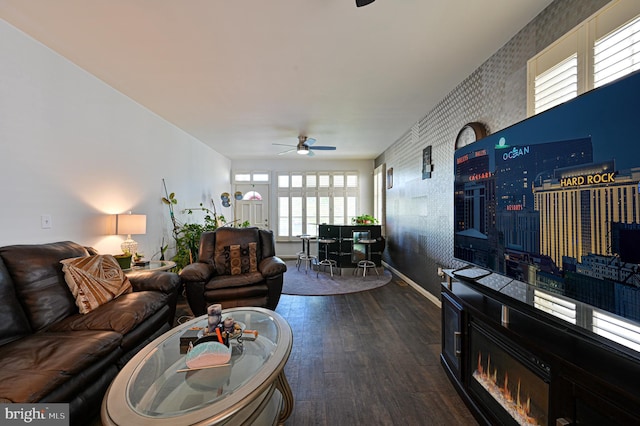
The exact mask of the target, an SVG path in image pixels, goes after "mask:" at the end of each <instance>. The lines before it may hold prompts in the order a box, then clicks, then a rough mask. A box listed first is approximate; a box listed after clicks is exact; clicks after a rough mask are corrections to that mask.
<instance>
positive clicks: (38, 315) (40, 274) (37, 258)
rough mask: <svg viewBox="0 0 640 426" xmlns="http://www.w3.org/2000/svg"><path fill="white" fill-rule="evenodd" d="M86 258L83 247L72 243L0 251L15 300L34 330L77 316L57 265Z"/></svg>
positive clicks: (4, 248) (60, 266)
mask: <svg viewBox="0 0 640 426" xmlns="http://www.w3.org/2000/svg"><path fill="white" fill-rule="evenodd" d="M88 255H89V253H88V252H87V250H86V249H85V248H84V247H83V246H81V245H79V244H76V243H74V242H71V241H62V242H57V243H51V244H37V245H14V246H5V247H0V256H1V257H2V259H3V260H4V263H5V265H6V267H7V270H8V271H9V274H10V275H11V278H12V280H13V283H14V285H15V289H16V296H17V297H18V299H19V300H20V302H21V303H22V306H23V308H24V311H25V313H26V314H27V318H28V319H29V323H30V324H31V327H32V328H33V329H34V330H41V329H43V328H45V327H47V326H48V325H50V324H53V323H55V322H57V321H60V320H61V319H62V318H65V317H67V316H69V315H72V314H75V313H77V312H78V308H77V306H76V302H75V299H74V298H73V295H72V294H71V291H69V287H67V284H66V283H65V281H64V274H63V273H62V265H61V264H60V261H61V260H62V259H68V258H70V257H80V256H88Z"/></svg>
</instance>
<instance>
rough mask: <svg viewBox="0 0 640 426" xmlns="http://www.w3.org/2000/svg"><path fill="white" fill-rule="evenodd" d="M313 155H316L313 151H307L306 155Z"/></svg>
mask: <svg viewBox="0 0 640 426" xmlns="http://www.w3.org/2000/svg"><path fill="white" fill-rule="evenodd" d="M314 155H316V154H314V152H313V151H309V152H308V153H307V157H313V156H314Z"/></svg>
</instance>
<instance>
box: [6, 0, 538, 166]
mask: <svg viewBox="0 0 640 426" xmlns="http://www.w3.org/2000/svg"><path fill="white" fill-rule="evenodd" d="M550 3H551V0H377V1H376V2H374V3H372V4H370V5H368V6H365V7H361V8H356V6H355V0H255V1H241V0H91V1H89V0H55V1H54V0H0V17H1V18H2V19H4V20H5V21H7V22H8V23H10V24H11V25H13V26H15V27H17V28H19V29H20V30H22V31H24V32H25V33H27V34H29V35H30V36H31V37H33V38H35V39H36V40H39V41H40V42H41V43H43V44H45V45H46V46H48V47H50V48H51V49H53V50H54V51H56V52H58V53H60V54H61V55H63V56H65V57H66V58H68V59H69V60H71V61H72V62H74V63H75V64H77V65H78V66H80V67H82V68H84V69H85V70H87V71H88V72H90V73H91V74H94V75H95V76H97V77H98V78H100V79H102V80H103V81H105V82H106V83H108V84H109V85H110V86H112V87H114V88H116V89H117V90H119V91H120V92H122V93H124V94H125V95H127V96H129V97H130V98H132V99H134V100H135V101H137V102H138V103H140V104H142V105H144V106H146V107H147V108H149V109H150V110H152V111H154V112H155V113H157V114H158V115H160V116H162V117H164V118H165V119H166V120H168V121H170V122H172V123H174V124H175V125H177V126H178V127H180V128H182V129H183V130H185V131H186V132H188V133H190V134H191V135H193V136H195V137H196V138H198V139H200V140H201V141H202V142H204V143H206V144H208V145H210V146H211V147H212V148H214V149H215V150H216V151H218V152H220V153H221V154H223V155H225V156H227V157H229V158H231V159H251V158H268V157H274V158H275V157H277V158H285V157H286V158H290V159H292V160H299V159H300V156H297V155H295V153H291V154H288V155H287V156H284V157H280V156H277V155H276V154H277V153H278V152H281V151H284V150H286V147H282V146H273V145H272V144H273V143H283V144H292V145H295V144H296V143H297V136H298V135H299V134H304V135H308V136H310V137H314V138H316V139H317V142H316V144H317V145H335V146H336V147H337V150H336V151H316V156H315V157H313V158H309V159H308V160H307V159H305V161H313V159H314V158H324V159H373V158H375V157H377V156H378V155H379V154H380V153H382V152H383V151H384V150H385V149H386V148H387V147H389V146H390V145H391V144H392V143H393V142H395V141H396V140H397V139H398V138H399V137H400V136H402V135H403V134H404V133H405V132H406V131H407V130H408V129H409V128H410V127H411V126H412V125H413V124H414V123H415V122H416V121H417V120H419V119H420V118H422V117H423V116H424V115H425V114H426V113H427V112H429V111H430V110H431V109H432V108H433V107H434V105H435V104H436V103H437V102H438V101H440V100H441V99H442V98H443V97H444V96H445V95H446V94H447V93H449V92H450V91H451V90H452V89H453V88H455V87H456V86H457V85H458V84H459V83H460V82H461V81H462V80H463V79H464V78H465V77H467V76H468V75H469V74H471V72H473V70H475V69H476V68H477V67H478V66H480V65H481V64H482V63H483V62H484V61H485V60H486V59H487V58H489V57H490V56H491V55H492V54H493V53H494V52H496V51H497V50H498V49H499V48H500V47H502V46H503V45H504V44H505V43H506V42H507V41H508V40H509V39H510V38H511V37H512V36H513V35H515V34H516V33H517V32H518V30H520V29H521V28H522V27H524V26H525V25H526V24H527V23H528V22H529V21H531V20H532V19H533V18H534V17H535V16H536V15H537V14H538V13H539V12H540V11H542V10H543V9H544V8H545V7H546V6H547V5H548V4H550Z"/></svg>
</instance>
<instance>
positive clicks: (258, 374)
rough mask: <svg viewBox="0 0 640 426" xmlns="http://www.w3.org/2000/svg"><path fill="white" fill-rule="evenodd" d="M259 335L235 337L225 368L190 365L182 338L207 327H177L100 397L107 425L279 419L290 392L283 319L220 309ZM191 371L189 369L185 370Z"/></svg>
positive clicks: (195, 323) (202, 322) (200, 321)
mask: <svg viewBox="0 0 640 426" xmlns="http://www.w3.org/2000/svg"><path fill="white" fill-rule="evenodd" d="M222 316H223V318H225V317H228V316H231V317H233V319H234V320H235V321H237V322H239V323H242V324H244V325H245V326H246V328H247V329H249V330H257V331H258V337H257V339H256V340H246V339H243V340H242V342H241V343H239V342H238V341H237V340H232V342H231V347H232V355H231V361H230V363H229V365H226V366H219V367H214V368H206V369H201V370H191V371H183V370H185V369H187V366H186V363H185V357H186V354H184V353H180V337H181V336H182V335H183V334H184V333H185V332H186V331H188V330H193V329H196V328H198V327H206V325H207V316H206V315H204V316H202V317H199V318H196V319H194V320H191V321H189V322H187V323H184V324H182V325H180V326H178V327H175V328H173V329H171V330H169V331H168V332H166V333H165V334H163V335H162V336H160V337H158V338H157V339H156V340H154V341H153V342H151V343H150V344H149V345H147V346H146V347H145V348H143V349H142V350H141V351H140V352H138V353H137V354H136V355H135V356H134V357H133V358H132V359H131V360H130V361H129V362H128V363H127V364H126V365H125V366H124V368H123V369H122V370H121V371H120V372H119V373H118V375H117V376H116V378H115V379H114V381H113V383H111V386H109V389H108V390H107V393H106V394H105V397H104V399H103V401H102V412H101V417H102V423H103V424H104V425H121V426H129V425H144V424H153V425H195V424H198V425H200V424H202V425H218V424H225V425H235V424H238V425H240V424H255V425H260V424H269V425H273V424H276V423H277V424H282V423H284V421H285V420H286V419H287V418H288V417H289V415H290V414H291V410H292V408H293V395H292V393H291V388H290V387H289V383H288V382H287V378H286V377H285V375H284V366H285V364H286V362H287V360H288V358H289V354H290V353H291V346H292V344H293V335H292V332H291V327H290V326H289V324H288V323H287V321H286V320H285V319H284V318H282V317H281V316H280V315H278V314H277V313H275V312H273V311H270V310H268V309H263V308H253V307H251V308H233V309H226V310H224V311H223V312H222ZM187 370H188V369H187Z"/></svg>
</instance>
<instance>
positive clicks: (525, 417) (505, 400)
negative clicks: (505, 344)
mask: <svg viewBox="0 0 640 426" xmlns="http://www.w3.org/2000/svg"><path fill="white" fill-rule="evenodd" d="M473 377H474V378H475V379H476V380H477V381H478V383H480V385H482V387H483V388H484V389H485V390H486V391H487V392H489V394H491V396H492V397H493V398H494V399H495V400H496V401H497V402H498V403H499V404H500V405H501V406H502V407H503V408H504V409H505V410H506V411H507V412H508V413H509V414H510V415H511V417H513V418H514V420H516V421H517V422H518V423H519V424H521V425H537V424H539V422H538V420H537V419H536V418H534V417H532V416H531V397H529V396H527V399H526V403H524V404H523V403H522V400H521V393H522V391H521V388H520V379H518V385H517V387H516V391H515V392H516V393H515V395H513V394H512V392H511V390H509V373H508V372H505V374H504V381H503V383H502V386H500V385H498V369H497V368H494V369H493V371H492V370H491V355H490V354H489V355H487V367H486V369H485V368H484V366H483V365H482V353H481V352H478V366H477V368H476V371H474V372H473ZM514 399H515V400H514Z"/></svg>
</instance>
